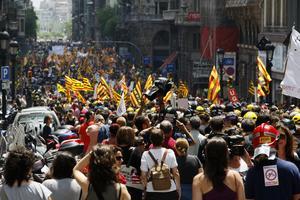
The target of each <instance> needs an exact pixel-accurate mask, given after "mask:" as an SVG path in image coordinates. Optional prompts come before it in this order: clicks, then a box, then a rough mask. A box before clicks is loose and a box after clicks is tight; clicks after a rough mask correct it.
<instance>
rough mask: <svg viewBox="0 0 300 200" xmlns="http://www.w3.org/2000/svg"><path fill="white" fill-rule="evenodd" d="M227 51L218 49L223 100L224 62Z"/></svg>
mask: <svg viewBox="0 0 300 200" xmlns="http://www.w3.org/2000/svg"><path fill="white" fill-rule="evenodd" d="M224 54H225V51H224V49H222V48H219V49H217V62H218V65H219V68H220V87H221V95H220V97H221V99H223V97H224V93H223V60H224Z"/></svg>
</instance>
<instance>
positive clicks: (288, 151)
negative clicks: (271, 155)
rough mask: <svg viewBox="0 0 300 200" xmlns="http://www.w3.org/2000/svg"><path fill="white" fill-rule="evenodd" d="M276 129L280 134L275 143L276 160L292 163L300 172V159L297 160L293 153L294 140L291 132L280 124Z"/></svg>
mask: <svg viewBox="0 0 300 200" xmlns="http://www.w3.org/2000/svg"><path fill="white" fill-rule="evenodd" d="M276 128H277V130H278V131H279V133H280V135H279V139H278V142H277V154H278V158H280V159H282V160H287V161H290V162H292V163H294V164H295V165H296V166H297V167H298V169H299V170H300V159H299V158H298V156H297V154H296V153H295V149H294V148H293V147H294V138H293V136H292V133H291V131H290V130H289V129H288V128H287V127H286V126H284V125H283V124H281V123H279V124H278V125H277V127H276Z"/></svg>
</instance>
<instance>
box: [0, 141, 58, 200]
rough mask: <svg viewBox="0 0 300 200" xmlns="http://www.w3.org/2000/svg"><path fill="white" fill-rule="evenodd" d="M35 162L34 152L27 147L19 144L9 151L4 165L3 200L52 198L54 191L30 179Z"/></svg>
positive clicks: (0, 196) (0, 197) (46, 199)
mask: <svg viewBox="0 0 300 200" xmlns="http://www.w3.org/2000/svg"><path fill="white" fill-rule="evenodd" d="M33 164H34V154H33V153H32V152H31V151H29V150H26V149H25V147H21V146H17V147H16V148H15V150H12V151H10V152H9V154H8V157H7V159H6V162H5V165H4V185H3V186H2V188H1V190H0V199H1V200H15V199H18V200H28V199H37V200H52V198H51V194H52V193H51V191H50V190H49V189H48V188H46V187H45V186H44V185H42V184H40V183H37V182H35V181H32V180H30V178H31V171H32V167H33Z"/></svg>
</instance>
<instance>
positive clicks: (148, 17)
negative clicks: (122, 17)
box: [126, 14, 163, 22]
mask: <svg viewBox="0 0 300 200" xmlns="http://www.w3.org/2000/svg"><path fill="white" fill-rule="evenodd" d="M162 20H163V18H162V15H155V14H131V15H129V16H126V21H135V22H137V21H162Z"/></svg>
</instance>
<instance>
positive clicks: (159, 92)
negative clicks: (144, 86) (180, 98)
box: [144, 77, 173, 101]
mask: <svg viewBox="0 0 300 200" xmlns="http://www.w3.org/2000/svg"><path fill="white" fill-rule="evenodd" d="M172 86H173V82H172V81H170V80H168V79H167V78H164V77H159V78H158V79H157V80H155V81H154V85H153V86H152V87H151V88H150V90H148V91H146V93H145V94H144V95H145V96H146V97H147V98H148V99H149V100H150V101H153V100H154V99H156V98H157V97H160V96H163V97H164V96H165V95H166V94H167V93H168V92H169V91H170V89H171V88H172Z"/></svg>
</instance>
